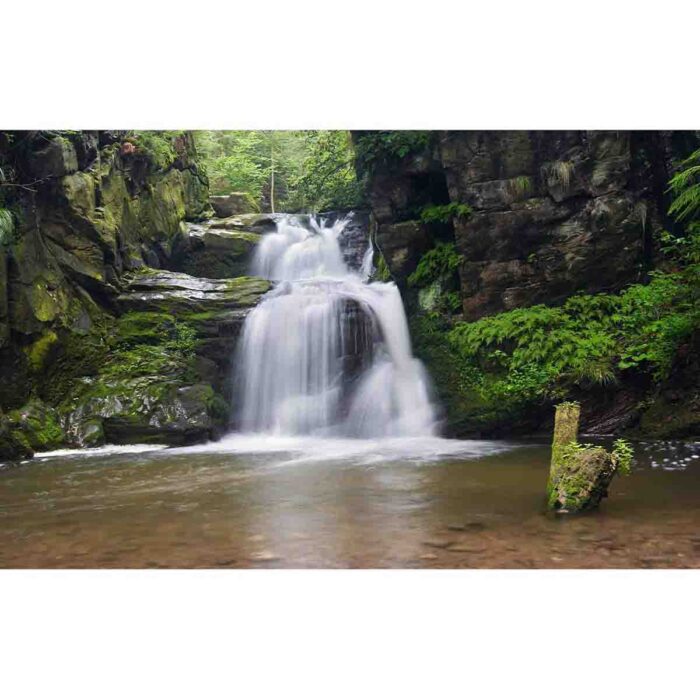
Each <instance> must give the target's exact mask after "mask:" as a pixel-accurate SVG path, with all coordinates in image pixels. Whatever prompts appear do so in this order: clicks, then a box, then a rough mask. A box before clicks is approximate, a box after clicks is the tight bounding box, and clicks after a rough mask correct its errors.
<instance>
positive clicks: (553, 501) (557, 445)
mask: <svg viewBox="0 0 700 700" xmlns="http://www.w3.org/2000/svg"><path fill="white" fill-rule="evenodd" d="M580 412H581V408H580V406H579V405H578V404H576V403H563V404H559V405H558V406H557V409H556V416H555V422H554V438H553V440H552V463H551V467H550V474H549V483H548V485H547V505H548V507H549V508H550V510H555V511H558V512H560V513H576V512H579V511H584V510H592V509H594V508H597V507H598V505H599V504H600V501H601V500H602V499H603V498H605V497H606V496H607V495H608V487H609V485H610V482H611V481H612V478H613V476H615V473H616V471H617V468H618V461H617V458H616V454H615V453H614V452H612V453H610V452H608V451H607V450H605V448H603V447H596V446H592V445H591V446H589V445H586V446H581V445H579V444H578V442H577V439H578V424H579V416H580Z"/></svg>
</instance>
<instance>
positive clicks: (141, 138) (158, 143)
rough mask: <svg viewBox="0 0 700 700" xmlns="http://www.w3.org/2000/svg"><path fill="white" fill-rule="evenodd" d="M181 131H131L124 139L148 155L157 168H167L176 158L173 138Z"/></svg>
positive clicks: (179, 135)
mask: <svg viewBox="0 0 700 700" xmlns="http://www.w3.org/2000/svg"><path fill="white" fill-rule="evenodd" d="M183 133H184V132H182V131H132V132H130V133H129V135H128V136H127V137H126V139H125V140H126V141H128V142H130V143H133V144H134V146H136V151H137V153H138V152H141V153H143V154H145V155H146V156H148V158H149V160H150V161H151V162H152V163H153V165H154V166H155V167H156V168H157V169H158V170H167V169H168V168H169V167H170V166H171V165H172V164H173V163H174V162H175V161H176V160H177V151H176V150H175V146H174V143H175V140H176V139H178V138H181V137H182V135H183Z"/></svg>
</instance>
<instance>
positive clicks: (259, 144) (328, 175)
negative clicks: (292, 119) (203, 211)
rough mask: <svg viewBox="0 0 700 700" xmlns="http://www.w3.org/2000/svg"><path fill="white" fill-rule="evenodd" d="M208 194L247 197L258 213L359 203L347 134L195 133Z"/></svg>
mask: <svg viewBox="0 0 700 700" xmlns="http://www.w3.org/2000/svg"><path fill="white" fill-rule="evenodd" d="M196 144H197V150H198V152H199V154H200V157H201V158H202V160H203V162H204V165H205V167H206V170H207V174H208V176H209V184H210V190H211V193H212V194H227V193H229V192H247V193H249V194H250V195H252V197H253V198H254V199H255V200H256V201H257V202H259V203H260V205H261V207H262V209H263V210H264V211H323V210H329V209H352V208H354V207H359V206H361V205H362V204H363V196H362V188H361V187H360V183H359V182H358V180H357V175H356V172H355V164H354V161H355V154H354V151H353V147H352V142H351V140H350V133H349V132H348V131H198V132H196Z"/></svg>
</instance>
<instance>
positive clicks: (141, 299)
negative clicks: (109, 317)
mask: <svg viewBox="0 0 700 700" xmlns="http://www.w3.org/2000/svg"><path fill="white" fill-rule="evenodd" d="M126 281H127V288H126V291H125V292H124V293H122V294H120V295H119V297H118V298H117V305H118V307H119V308H120V309H121V310H122V311H123V312H128V311H165V312H167V313H183V312H189V313H203V314H207V313H212V312H214V311H223V310H232V309H238V308H249V307H252V306H254V305H255V304H256V303H257V302H258V300H259V299H260V297H261V296H262V295H263V294H265V293H266V292H267V291H269V290H270V289H271V286H272V285H271V284H270V282H268V281H267V280H263V279H260V278H258V277H238V278H236V279H226V280H216V279H206V278H199V277H192V276H191V275H187V274H185V273H182V272H168V271H165V270H159V271H156V270H144V271H139V272H135V273H132V274H131V275H129V276H128V277H127V279H126Z"/></svg>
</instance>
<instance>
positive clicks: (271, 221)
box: [207, 214, 282, 233]
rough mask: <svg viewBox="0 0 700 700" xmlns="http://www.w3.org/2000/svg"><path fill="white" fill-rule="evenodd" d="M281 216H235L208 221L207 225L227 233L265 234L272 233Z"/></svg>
mask: <svg viewBox="0 0 700 700" xmlns="http://www.w3.org/2000/svg"><path fill="white" fill-rule="evenodd" d="M281 216H282V215H281V214H237V215H235V216H230V217H228V218H224V219H210V220H209V221H207V225H208V226H209V227H211V228H216V229H225V230H227V231H252V232H253V233H267V232H268V231H274V229H275V227H276V225H277V221H278V220H279V219H280V217H281Z"/></svg>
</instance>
